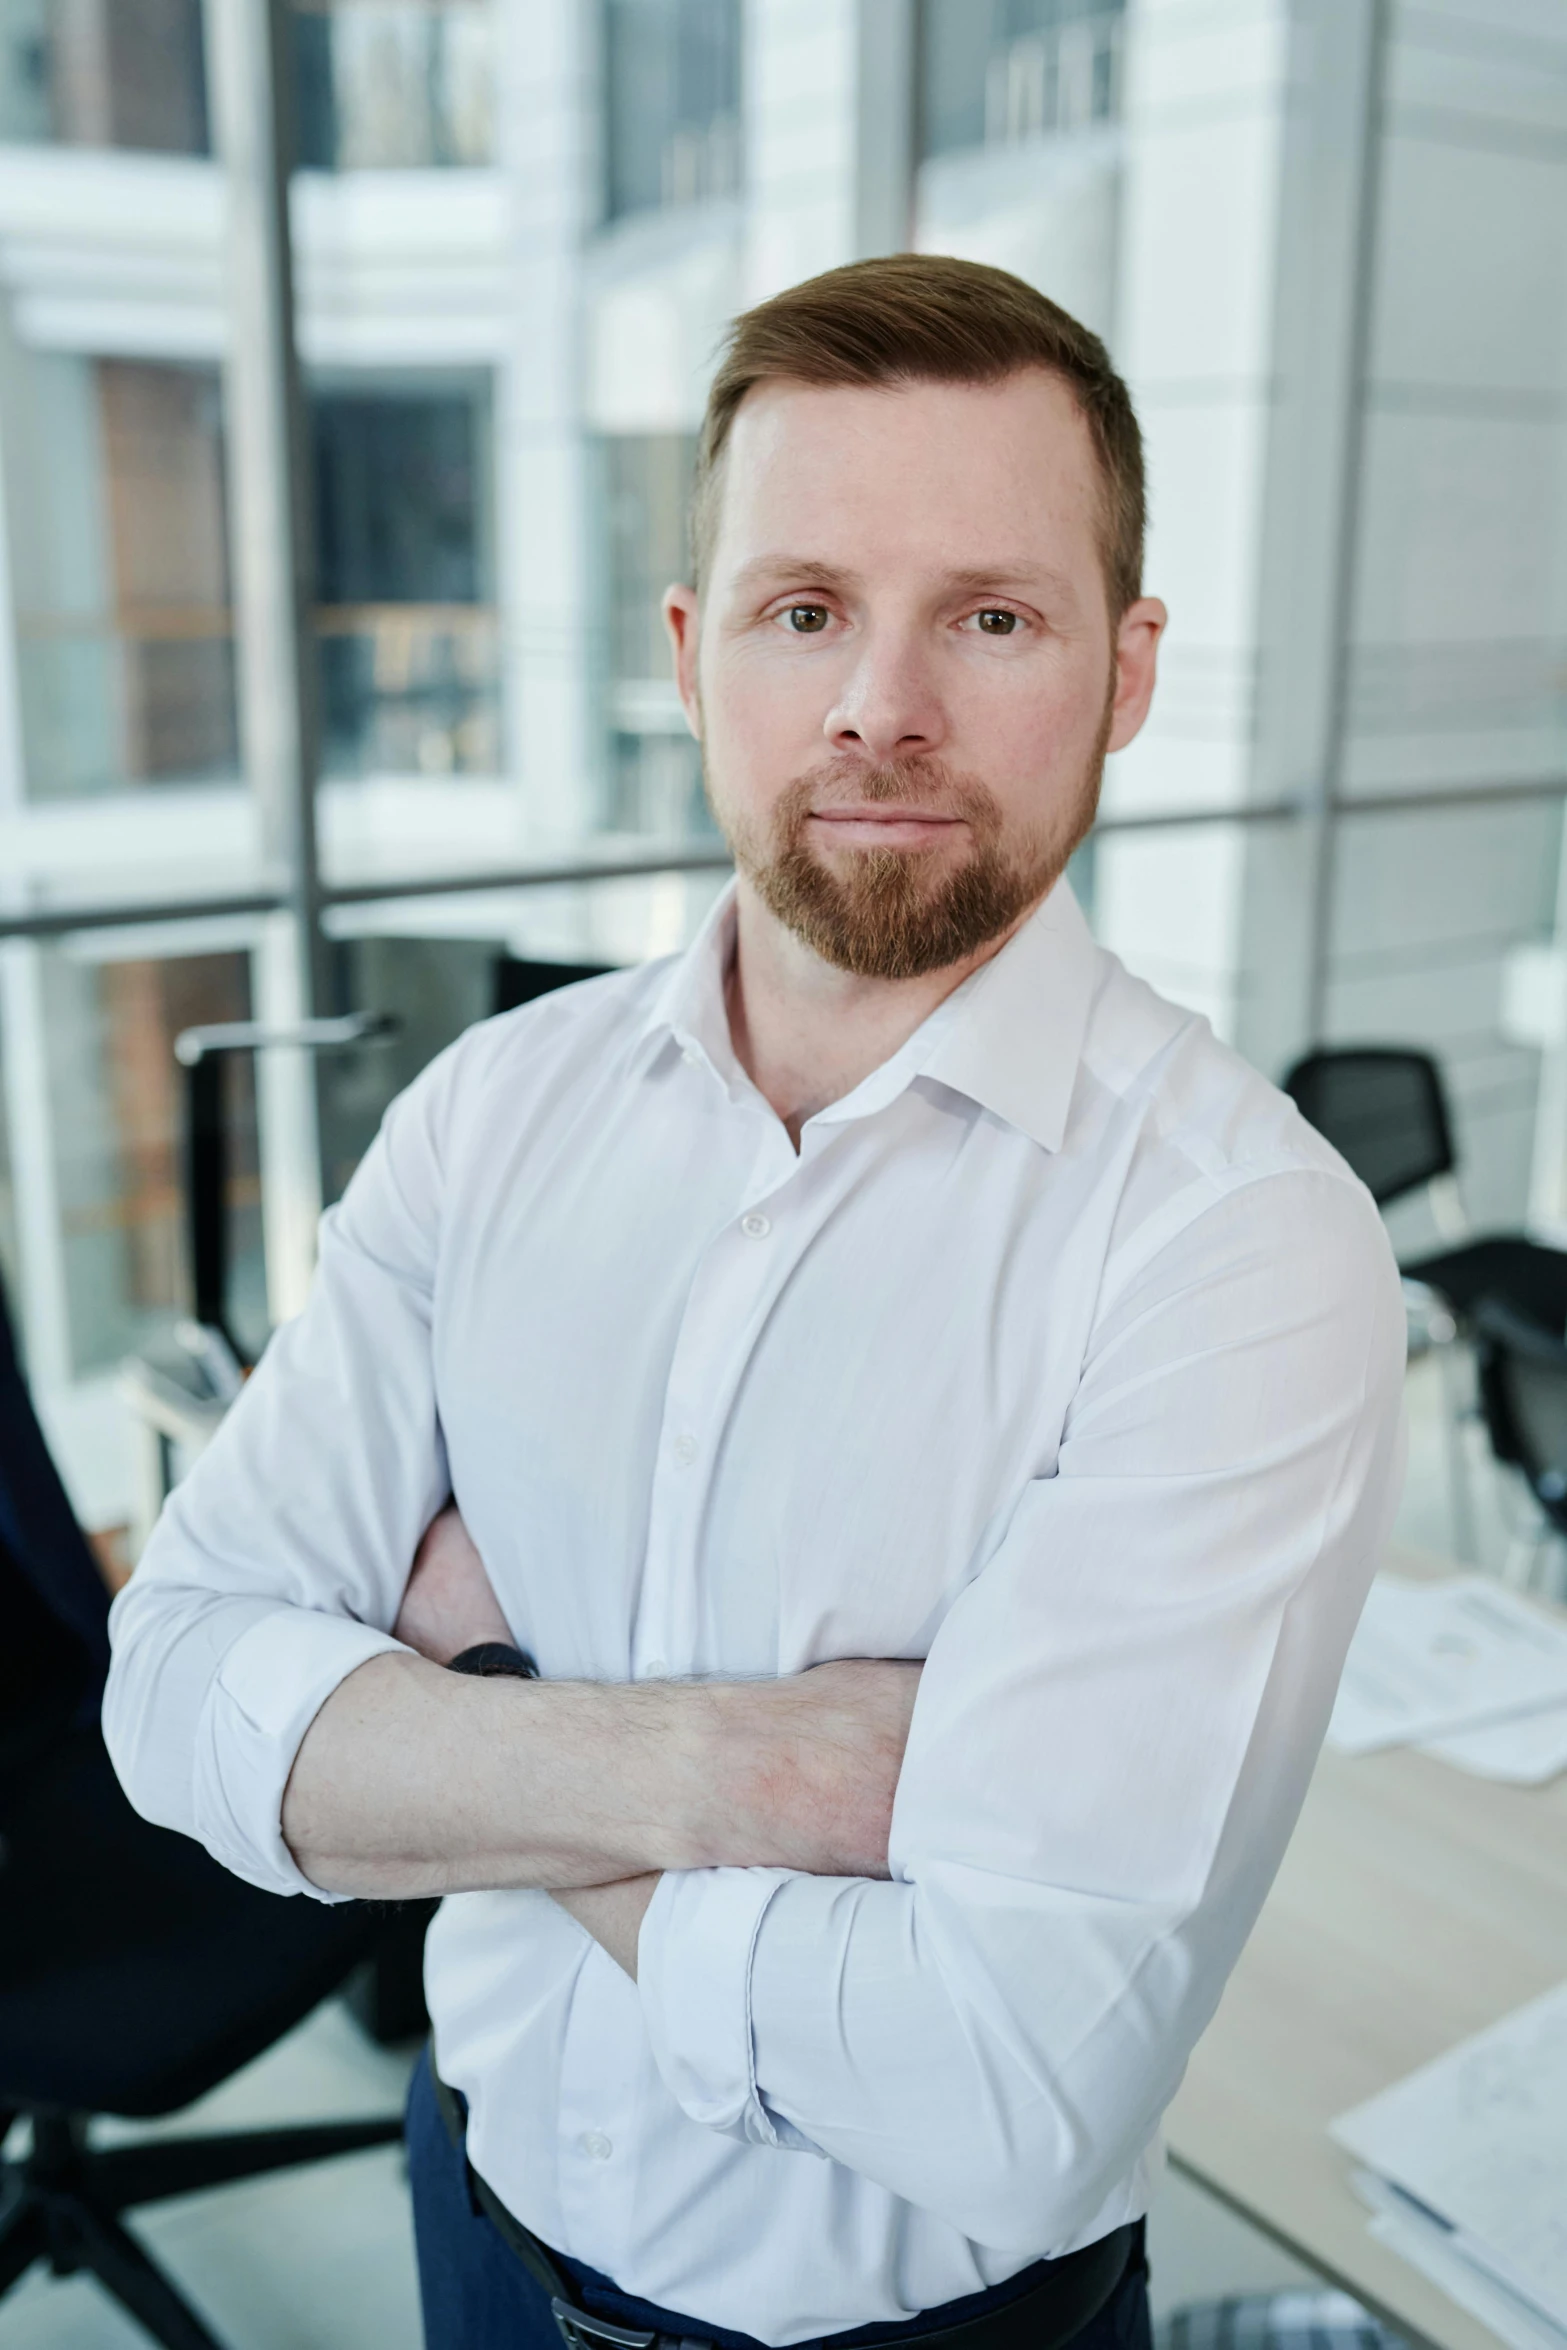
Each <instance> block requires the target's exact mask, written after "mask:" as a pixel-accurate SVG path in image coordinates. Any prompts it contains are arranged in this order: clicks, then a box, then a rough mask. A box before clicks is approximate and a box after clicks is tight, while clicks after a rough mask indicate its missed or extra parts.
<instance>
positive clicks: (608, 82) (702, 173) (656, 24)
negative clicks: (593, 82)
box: [604, 0, 740, 220]
mask: <svg viewBox="0 0 1567 2350" xmlns="http://www.w3.org/2000/svg"><path fill="white" fill-rule="evenodd" d="M604 67H605V118H606V119H605V155H606V165H607V171H606V186H605V211H606V213H607V215H608V217H609V218H610V219H611V220H613V219H616V218H618V217H619V215H620V214H621V213H624V212H647V211H651V210H655V209H658V208H660V207H662V206H666V205H674V204H697V203H701V202H703V201H705V200H706V199H708V198H710V197H714V196H730V195H733V194H734V192H735V191H736V189H737V188H738V187H739V185H740V7H739V0H607V5H606V9H605V19H604Z"/></svg>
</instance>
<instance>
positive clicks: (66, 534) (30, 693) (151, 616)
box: [7, 354, 238, 799]
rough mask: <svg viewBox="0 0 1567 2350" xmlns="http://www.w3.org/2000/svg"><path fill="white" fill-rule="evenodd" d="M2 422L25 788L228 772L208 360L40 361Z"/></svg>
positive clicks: (216, 443) (230, 710)
mask: <svg viewBox="0 0 1567 2350" xmlns="http://www.w3.org/2000/svg"><path fill="white" fill-rule="evenodd" d="M17 393H18V396H17V398H16V401H15V403H14V405H13V408H12V412H11V414H10V416H9V417H8V419H7V423H8V438H9V439H10V441H11V457H12V479H13V481H14V483H15V484H16V486H17V492H18V493H19V494H13V496H12V498H11V501H10V504H11V513H10V525H11V558H12V573H13V579H14V582H15V594H16V604H17V621H16V628H17V639H18V648H19V652H20V656H21V657H20V661H19V664H18V668H19V691H20V700H21V713H22V735H23V744H24V753H25V761H26V767H27V780H28V791H29V795H30V796H31V797H32V798H34V799H62V798H73V797H78V796H80V795H82V794H84V793H93V792H103V791H116V790H123V789H124V788H126V787H127V786H135V785H142V784H163V783H190V782H201V781H208V780H212V779H222V780H225V781H228V780H232V779H233V778H234V777H235V776H236V775H237V772H238V745H237V730H236V715H235V695H234V647H233V633H232V617H231V614H230V610H229V579H228V538H227V528H226V522H225V506H224V486H223V410H222V396H221V389H220V385H219V381H218V376H217V371H216V369H213V368H200V367H168V366H163V365H154V364H151V363H148V362H144V361H141V360H131V359H98V360H90V359H76V358H72V357H68V356H63V355H53V354H39V355H36V356H35V357H34V358H33V359H32V360H31V361H30V363H29V365H28V367H27V369H26V370H25V371H23V372H21V373H19V376H18V379H17Z"/></svg>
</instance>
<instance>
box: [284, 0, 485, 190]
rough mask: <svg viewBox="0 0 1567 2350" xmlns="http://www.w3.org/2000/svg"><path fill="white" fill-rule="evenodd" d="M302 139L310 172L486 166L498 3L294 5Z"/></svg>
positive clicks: (334, 0) (403, 0) (331, 0)
mask: <svg viewBox="0 0 1567 2350" xmlns="http://www.w3.org/2000/svg"><path fill="white" fill-rule="evenodd" d="M293 7H294V77H295V85H294V86H295V136H296V141H297V148H298V157H299V161H300V163H301V164H302V165H303V166H304V167H305V169H307V170H311V171H366V170H382V171H387V170H409V169H419V168H429V167H431V166H440V165H449V164H475V165H477V164H487V163H488V162H489V161H490V160H491V152H492V93H493V77H494V55H493V37H492V35H493V19H492V12H491V7H490V0H293Z"/></svg>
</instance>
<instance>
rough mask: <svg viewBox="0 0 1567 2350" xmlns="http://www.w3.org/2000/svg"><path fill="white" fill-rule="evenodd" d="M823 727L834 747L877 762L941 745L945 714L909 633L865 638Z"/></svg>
mask: <svg viewBox="0 0 1567 2350" xmlns="http://www.w3.org/2000/svg"><path fill="white" fill-rule="evenodd" d="M822 731H823V733H824V734H825V735H826V737H827V739H828V741H829V742H830V743H831V745H832V747H833V749H834V750H835V751H848V752H851V753H852V752H853V751H855V750H857V749H858V750H861V751H865V752H868V753H869V754H870V756H871V758H873V759H876V760H885V759H899V758H905V759H906V758H912V757H915V756H917V755H918V754H919V753H920V752H924V751H938V750H940V749H941V747H942V745H943V743H944V742H945V741H946V739H947V718H946V712H945V711H944V709H943V707H942V703H941V698H940V695H939V693H938V692H937V690H936V681H935V679H934V677H933V676H932V674H931V669H930V663H929V661H928V659H927V658H926V657H925V655H924V653H923V651H922V648H921V646H920V645H919V643H918V642H917V641H916V640H915V638H914V637H913V635H912V634H908V635H906V634H904V633H902V632H901V631H892V630H883V631H878V632H875V633H873V634H871V635H869V636H867V637H866V638H865V639H864V641H863V642H862V645H861V647H860V648H859V650H858V655H857V658H856V660H855V662H854V665H853V667H852V669H851V670H850V671H849V673H848V675H847V676H846V677H845V678H844V680H843V682H842V686H841V688H840V691H839V693H838V696H837V699H836V700H835V702H834V703H833V706H832V708H831V709H830V710H829V711H828V713H827V716H826V719H825V721H824V723H823V727H822Z"/></svg>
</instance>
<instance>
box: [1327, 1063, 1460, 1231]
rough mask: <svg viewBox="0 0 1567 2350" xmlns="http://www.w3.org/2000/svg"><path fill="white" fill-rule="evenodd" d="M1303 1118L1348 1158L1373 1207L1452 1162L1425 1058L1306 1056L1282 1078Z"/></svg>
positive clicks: (1449, 1168)
mask: <svg viewBox="0 0 1567 2350" xmlns="http://www.w3.org/2000/svg"><path fill="white" fill-rule="evenodd" d="M1284 1090H1285V1092H1286V1093H1287V1094H1288V1095H1289V1097H1290V1099H1291V1101H1292V1102H1293V1103H1294V1104H1295V1107H1296V1108H1297V1109H1298V1110H1299V1112H1300V1114H1301V1116H1302V1117H1303V1118H1304V1119H1306V1120H1307V1122H1308V1123H1309V1124H1310V1125H1312V1126H1315V1128H1316V1129H1317V1132H1318V1133H1319V1134H1321V1135H1323V1136H1325V1137H1326V1139H1327V1140H1328V1141H1329V1142H1330V1143H1332V1145H1333V1148H1334V1149H1335V1150H1336V1151H1337V1152H1338V1153H1339V1155H1340V1157H1341V1158H1344V1159H1347V1160H1348V1162H1349V1164H1350V1166H1351V1167H1353V1169H1354V1170H1355V1173H1356V1174H1357V1175H1358V1176H1359V1177H1360V1180H1361V1182H1362V1183H1363V1184H1364V1185H1365V1186H1366V1189H1367V1190H1368V1191H1369V1192H1370V1194H1371V1196H1372V1198H1373V1199H1374V1200H1375V1201H1376V1203H1377V1205H1378V1207H1386V1206H1387V1204H1388V1202H1389V1201H1390V1200H1395V1199H1401V1198H1402V1197H1403V1195H1404V1194H1405V1192H1409V1191H1418V1190H1419V1188H1420V1186H1421V1185H1422V1184H1424V1183H1431V1182H1433V1181H1434V1180H1435V1179H1436V1177H1437V1176H1439V1175H1450V1174H1451V1173H1452V1172H1453V1169H1454V1167H1455V1166H1456V1164H1457V1160H1456V1157H1455V1155H1454V1151H1453V1134H1452V1127H1451V1125H1450V1124H1449V1122H1448V1115H1447V1097H1446V1094H1445V1092H1444V1091H1443V1086H1442V1077H1441V1072H1440V1070H1439V1069H1438V1068H1437V1065H1436V1063H1435V1061H1433V1060H1432V1058H1431V1056H1430V1054H1429V1053H1421V1052H1415V1051H1413V1050H1411V1049H1407V1048H1405V1047H1401V1046H1392V1045H1348V1046H1344V1047H1342V1048H1324V1049H1323V1050H1322V1051H1320V1052H1315V1053H1308V1054H1307V1056H1306V1058H1305V1059H1304V1060H1303V1061H1297V1062H1296V1064H1295V1066H1294V1068H1293V1069H1292V1070H1291V1071H1290V1073H1289V1075H1288V1076H1287V1077H1286V1078H1285V1080H1284Z"/></svg>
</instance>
